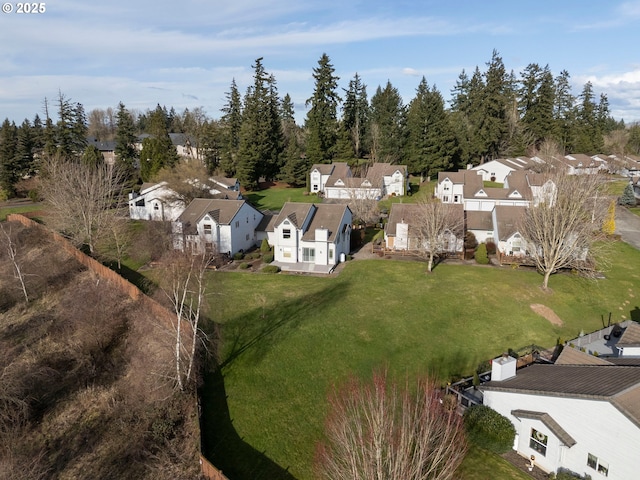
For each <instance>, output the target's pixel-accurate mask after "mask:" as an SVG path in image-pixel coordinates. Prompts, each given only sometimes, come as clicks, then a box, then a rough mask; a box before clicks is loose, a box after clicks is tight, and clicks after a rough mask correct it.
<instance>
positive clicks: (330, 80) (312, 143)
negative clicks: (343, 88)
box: [305, 53, 341, 164]
mask: <svg viewBox="0 0 640 480" xmlns="http://www.w3.org/2000/svg"><path fill="white" fill-rule="evenodd" d="M334 72H335V69H334V68H333V65H332V64H331V63H330V60H329V57H328V56H327V54H326V53H323V54H322V56H321V57H320V60H318V66H317V67H316V68H314V69H313V78H314V81H315V88H314V91H313V96H312V97H310V98H309V99H308V100H307V102H306V103H307V106H311V108H310V109H309V112H308V113H307V121H306V124H305V126H306V129H307V135H308V140H307V158H308V159H309V163H311V164H315V163H331V160H332V158H333V156H334V153H335V146H336V140H337V133H338V121H337V109H338V105H339V103H340V101H341V99H340V97H339V96H338V94H337V93H336V88H337V86H338V80H339V77H336V76H335V75H334Z"/></svg>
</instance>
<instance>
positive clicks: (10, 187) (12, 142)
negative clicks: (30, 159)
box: [0, 118, 20, 198]
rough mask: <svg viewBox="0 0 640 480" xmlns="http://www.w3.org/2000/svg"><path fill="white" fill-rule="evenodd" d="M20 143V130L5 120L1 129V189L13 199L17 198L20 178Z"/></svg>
mask: <svg viewBox="0 0 640 480" xmlns="http://www.w3.org/2000/svg"><path fill="white" fill-rule="evenodd" d="M17 143H18V129H17V127H16V124H15V123H14V122H10V121H9V119H8V118H5V120H4V122H2V127H0V189H1V190H2V193H3V194H4V195H5V196H7V197H9V198H11V197H13V196H15V193H16V190H15V185H16V182H17V181H18V179H19V178H20V177H19V169H18V166H17V165H16V147H17Z"/></svg>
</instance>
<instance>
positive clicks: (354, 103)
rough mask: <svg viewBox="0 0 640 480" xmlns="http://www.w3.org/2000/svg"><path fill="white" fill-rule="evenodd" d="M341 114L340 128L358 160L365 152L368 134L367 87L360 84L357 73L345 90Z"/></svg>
mask: <svg viewBox="0 0 640 480" xmlns="http://www.w3.org/2000/svg"><path fill="white" fill-rule="evenodd" d="M342 112H343V113H342V128H343V129H344V131H346V132H347V133H348V137H349V139H350V141H351V143H352V150H353V152H354V154H355V156H356V158H360V157H362V155H363V153H364V152H366V145H365V140H366V139H367V136H368V133H369V101H368V100H367V86H366V85H365V84H364V83H362V80H361V79H360V77H359V75H358V74H357V73H356V74H355V75H354V77H353V79H352V80H350V81H349V88H348V89H347V90H345V98H344V104H343V106H342Z"/></svg>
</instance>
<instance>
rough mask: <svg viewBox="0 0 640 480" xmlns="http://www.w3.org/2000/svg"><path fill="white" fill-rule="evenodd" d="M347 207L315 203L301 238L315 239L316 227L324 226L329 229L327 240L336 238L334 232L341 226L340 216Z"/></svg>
mask: <svg viewBox="0 0 640 480" xmlns="http://www.w3.org/2000/svg"><path fill="white" fill-rule="evenodd" d="M348 208H349V207H347V206H346V205H324V204H318V205H316V209H315V212H314V213H313V218H312V219H311V223H310V224H309V228H308V229H307V231H306V232H304V234H303V235H302V240H305V241H313V240H315V235H316V229H318V228H326V229H327V230H328V231H329V241H330V242H333V241H335V239H336V234H337V233H338V231H339V230H340V228H341V227H342V217H344V214H345V212H346V211H347V209H348Z"/></svg>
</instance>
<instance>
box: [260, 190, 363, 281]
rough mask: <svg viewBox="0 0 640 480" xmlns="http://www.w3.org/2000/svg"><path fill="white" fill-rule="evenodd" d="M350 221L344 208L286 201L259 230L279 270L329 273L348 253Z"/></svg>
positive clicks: (350, 217)
mask: <svg viewBox="0 0 640 480" xmlns="http://www.w3.org/2000/svg"><path fill="white" fill-rule="evenodd" d="M352 221H353V218H352V214H351V210H350V209H349V207H348V206H346V205H340V204H334V205H332V204H312V203H292V202H287V203H285V204H284V206H283V207H282V210H281V211H280V213H278V214H277V215H274V216H273V217H272V218H271V220H270V221H269V222H268V224H267V225H266V226H265V225H264V223H263V228H267V232H266V234H267V238H268V241H269V244H270V245H271V246H272V247H273V252H274V262H275V264H276V265H278V266H280V268H281V269H282V270H289V271H302V272H316V273H330V272H331V271H332V270H333V269H334V268H335V266H336V265H337V264H338V263H339V262H340V261H341V257H342V259H343V260H344V257H345V256H346V255H347V254H348V253H349V251H350V247H351V225H352Z"/></svg>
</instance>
